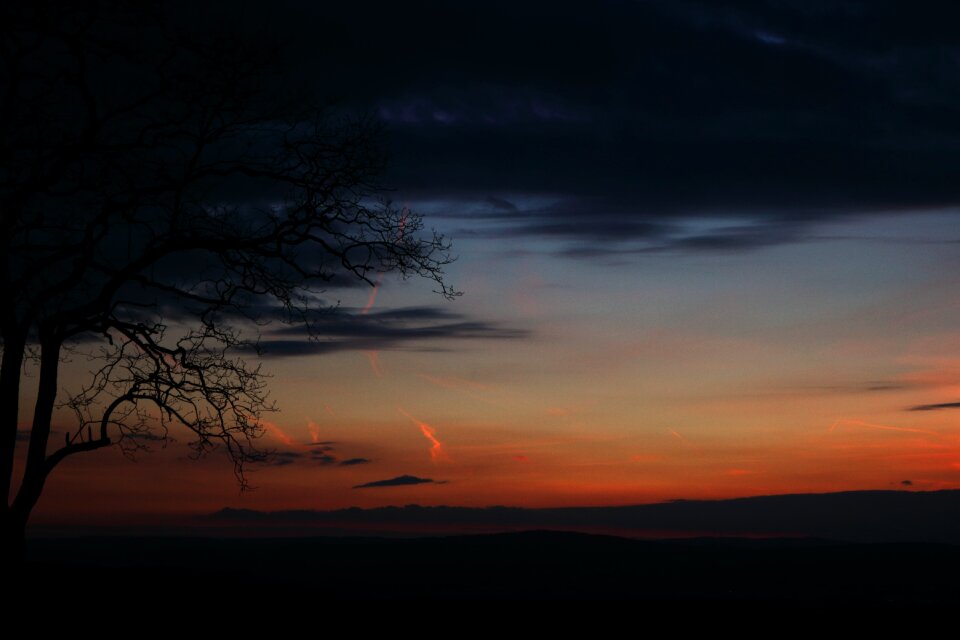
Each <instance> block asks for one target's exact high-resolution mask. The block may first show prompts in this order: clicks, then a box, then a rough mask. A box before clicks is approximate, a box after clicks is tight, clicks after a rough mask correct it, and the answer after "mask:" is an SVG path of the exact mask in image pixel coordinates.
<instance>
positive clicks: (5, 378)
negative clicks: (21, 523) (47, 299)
mask: <svg viewBox="0 0 960 640" xmlns="http://www.w3.org/2000/svg"><path fill="white" fill-rule="evenodd" d="M4 334H5V335H4V341H3V362H2V364H0V494H2V495H3V502H2V504H0V522H5V521H6V520H7V517H8V514H7V511H8V509H9V505H10V498H11V496H10V489H11V487H12V485H13V457H14V453H15V452H16V448H17V421H18V420H19V418H20V374H21V367H22V366H23V354H24V350H25V348H26V340H25V339H24V338H23V337H21V336H18V335H9V334H7V332H6V331H5V332H4Z"/></svg>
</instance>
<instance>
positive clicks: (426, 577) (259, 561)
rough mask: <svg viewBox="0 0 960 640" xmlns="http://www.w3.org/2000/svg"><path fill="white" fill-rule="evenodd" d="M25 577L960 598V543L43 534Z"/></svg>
mask: <svg viewBox="0 0 960 640" xmlns="http://www.w3.org/2000/svg"><path fill="white" fill-rule="evenodd" d="M22 585H23V587H22V590H21V591H20V593H21V594H29V593H31V592H32V591H34V589H36V590H39V592H46V593H49V592H50V591H51V585H56V586H55V591H56V592H57V593H61V594H72V595H70V596H69V598H70V601H71V602H72V603H73V604H74V605H76V604H81V605H82V604H83V602H84V601H85V600H86V599H89V601H90V605H91V606H99V605H98V603H99V604H100V605H102V603H103V602H104V601H107V602H109V603H111V604H112V605H116V604H118V603H119V604H121V605H122V604H124V603H126V602H127V601H129V603H136V602H153V601H155V598H161V597H162V598H167V599H169V598H171V597H173V598H174V599H178V600H180V599H184V598H186V600H188V601H193V600H196V599H197V598H200V599H202V601H203V602H204V603H205V604H204V606H210V605H211V604H214V603H217V602H226V601H229V600H232V599H236V598H243V599H244V600H249V601H251V602H259V603H262V602H264V601H267V602H270V601H275V602H278V603H280V602H282V603H284V604H285V605H296V604H311V603H313V604H316V603H323V605H324V606H325V607H326V606H329V605H330V603H331V602H353V603H357V602H370V601H379V602H383V601H388V600H390V601H407V602H411V603H414V602H416V603H419V604H421V605H423V604H424V603H434V604H435V603H438V602H447V603H453V602H454V601H460V602H471V603H476V602H478V601H482V600H497V601H502V602H505V603H509V602H524V601H526V602H535V601H553V600H567V601H577V602H587V601H592V602H618V603H624V604H628V605H630V606H631V607H634V606H635V607H637V609H638V610H658V611H669V610H680V609H684V610H689V607H690V606H697V607H700V608H701V609H704V608H711V607H716V608H721V609H727V610H729V609H736V608H743V609H748V608H749V609H752V608H755V607H758V606H759V607H769V608H778V607H787V608H791V609H794V608H801V609H806V608H812V609H816V608H824V607H827V608H836V609H838V610H841V609H842V610H847V611H849V610H850V608H851V607H854V608H882V609H898V608H902V609H912V608H917V607H920V608H937V609H939V608H944V607H948V608H949V609H948V610H953V609H954V607H955V606H956V603H957V602H958V600H957V596H958V595H960V546H957V545H951V544H931V543H925V544H909V543H898V544H849V543H837V542H829V541H822V540H810V539H805V540H784V539H779V540H735V539H734V540H731V539H714V540H711V539H698V540H683V541H646V540H644V541H641V540H632V539H626V538H617V537H609V536H597V535H586V534H574V533H560V532H543V531H539V532H526V533H508V534H495V535H473V536H451V537H434V538H416V539H384V538H359V537H358V538H330V537H323V538H271V539H236V538H233V539H220V538H175V537H156V538H130V537H91V538H69V539H47V540H33V541H31V542H30V543H29V546H28V560H27V565H26V575H25V577H24V578H23V583H22ZM106 594H109V595H106ZM105 595H106V597H104V596H105ZM945 610H947V609H945Z"/></svg>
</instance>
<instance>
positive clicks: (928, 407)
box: [907, 402, 960, 411]
mask: <svg viewBox="0 0 960 640" xmlns="http://www.w3.org/2000/svg"><path fill="white" fill-rule="evenodd" d="M939 409H960V402H940V403H937V404H918V405H917V406H915V407H910V408H909V409H907V411H937V410H939Z"/></svg>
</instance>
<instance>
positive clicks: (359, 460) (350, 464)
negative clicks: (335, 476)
mask: <svg viewBox="0 0 960 640" xmlns="http://www.w3.org/2000/svg"><path fill="white" fill-rule="evenodd" d="M371 462H373V460H370V459H369V458H347V459H346V460H341V461H340V466H341V467H353V466H356V465H358V464H370V463H371Z"/></svg>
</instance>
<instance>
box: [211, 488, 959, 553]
mask: <svg viewBox="0 0 960 640" xmlns="http://www.w3.org/2000/svg"><path fill="white" fill-rule="evenodd" d="M204 520H205V522H206V523H207V524H208V525H214V526H217V527H218V528H219V529H221V530H222V531H227V530H229V529H230V528H231V527H232V526H239V525H242V527H243V528H248V527H254V528H255V529H256V528H261V527H262V528H263V529H264V530H266V531H275V532H283V533H287V534H289V533H296V532H297V530H301V529H302V530H303V531H305V532H309V533H314V534H315V533H323V532H325V531H329V532H330V533H338V534H339V533H344V532H348V533H354V534H356V533H363V532H369V533H384V532H392V533H407V534H414V535H416V534H432V533H443V532H447V533H471V532H494V531H517V530H527V529H548V530H570V531H586V532H593V533H614V534H617V535H627V536H646V537H667V538H669V537H678V536H679V537H712V536H722V537H731V536H732V537H787V538H798V537H801V538H802V537H811V538H823V539H833V540H844V541H852V542H940V543H952V544H960V490H946V491H846V492H841V493H821V494H789V495H776V496H760V497H752V498H737V499H732V500H678V501H673V502H664V503H659V504H648V505H637V506H624V507H566V508H555V509H525V508H516V507H487V508H469V507H446V506H440V507H422V506H418V505H408V506H405V507H383V508H377V509H358V508H351V509H341V510H335V511H310V510H300V511H271V512H263V511H252V510H237V509H223V510H221V511H218V512H216V513H214V514H211V515H210V516H207V517H206V518H205V519H204Z"/></svg>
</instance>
